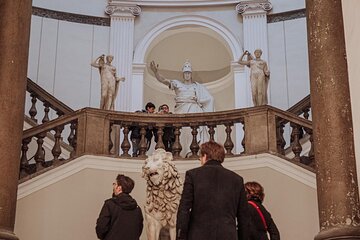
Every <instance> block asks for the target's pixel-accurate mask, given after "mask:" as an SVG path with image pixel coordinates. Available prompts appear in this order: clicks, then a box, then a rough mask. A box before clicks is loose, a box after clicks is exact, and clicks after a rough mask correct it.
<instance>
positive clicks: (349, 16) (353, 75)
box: [342, 0, 360, 185]
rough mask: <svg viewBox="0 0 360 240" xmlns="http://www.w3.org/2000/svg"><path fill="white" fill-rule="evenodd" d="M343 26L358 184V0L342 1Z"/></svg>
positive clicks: (359, 126) (359, 132) (359, 117)
mask: <svg viewBox="0 0 360 240" xmlns="http://www.w3.org/2000/svg"><path fill="white" fill-rule="evenodd" d="M342 5H343V14H344V26H345V41H346V54H347V59H348V69H349V84H350V96H351V108H352V115H353V126H354V139H355V157H356V159H357V175H358V183H359V185H360V180H359V178H360V177H359V176H360V162H359V160H360V108H359V104H360V96H359V93H358V90H359V89H360V81H359V76H360V68H359V58H360V47H359V39H360V28H359V22H360V15H359V11H360V1H357V0H346V1H342Z"/></svg>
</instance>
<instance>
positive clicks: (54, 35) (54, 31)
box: [28, 16, 115, 109]
mask: <svg viewBox="0 0 360 240" xmlns="http://www.w3.org/2000/svg"><path fill="white" fill-rule="evenodd" d="M109 34H110V32H109V27H103V26H96V25H89V24H80V23H73V22H67V21H60V20H55V19H50V18H43V17H37V16H32V22H31V35H30V50H29V65H28V77H29V78H30V79H31V80H33V81H34V82H36V83H37V84H39V85H40V86H41V87H42V88H44V89H45V90H46V91H48V92H49V93H51V94H52V95H54V96H55V97H56V98H58V99H59V100H60V101H62V102H64V103H65V104H67V105H68V106H69V107H71V108H73V109H80V108H83V107H87V106H89V107H98V106H99V102H100V101H99V99H100V78H99V71H98V69H96V68H92V67H91V66H90V63H91V61H92V60H93V59H94V58H96V57H98V56H100V55H101V54H103V53H105V54H108V49H109V37H110V35H109ZM114 61H115V60H114Z"/></svg>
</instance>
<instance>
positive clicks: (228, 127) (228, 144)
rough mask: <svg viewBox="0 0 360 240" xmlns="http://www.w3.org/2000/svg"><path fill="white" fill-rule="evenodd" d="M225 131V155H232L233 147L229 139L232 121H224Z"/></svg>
mask: <svg viewBox="0 0 360 240" xmlns="http://www.w3.org/2000/svg"><path fill="white" fill-rule="evenodd" d="M225 126H226V128H225V132H226V140H225V143H224V148H225V149H226V156H230V155H234V154H233V153H232V152H231V151H232V149H233V148H234V143H233V141H232V140H231V132H232V129H231V126H233V124H232V123H225Z"/></svg>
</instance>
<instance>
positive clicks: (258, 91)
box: [238, 49, 270, 106]
mask: <svg viewBox="0 0 360 240" xmlns="http://www.w3.org/2000/svg"><path fill="white" fill-rule="evenodd" d="M261 54H262V50H261V49H256V50H255V51H254V55H255V59H254V57H253V56H252V55H251V54H250V53H249V51H247V50H246V51H245V52H244V53H243V54H242V56H241V57H240V59H239V61H238V63H239V64H241V65H246V66H247V67H249V68H250V82H251V93H252V100H253V103H254V106H261V105H266V104H267V103H268V97H267V88H268V85H269V78H270V71H269V68H268V65H267V63H266V61H264V60H262V59H261ZM245 55H247V60H246V61H244V60H243V58H244V56H245Z"/></svg>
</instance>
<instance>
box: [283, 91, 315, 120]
mask: <svg viewBox="0 0 360 240" xmlns="http://www.w3.org/2000/svg"><path fill="white" fill-rule="evenodd" d="M310 109H311V102H310V94H309V95H307V96H306V97H304V98H303V99H301V100H300V101H299V102H298V103H296V104H295V105H293V106H292V107H290V108H289V109H288V110H286V111H287V112H291V113H293V114H295V115H298V116H300V115H303V117H304V118H305V119H309V112H310Z"/></svg>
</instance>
